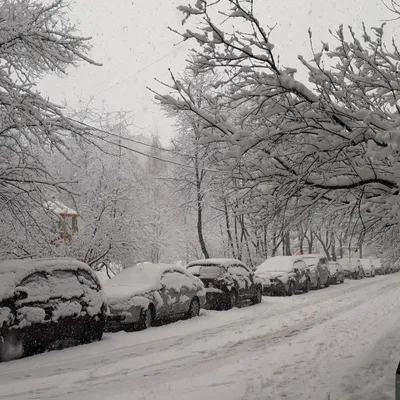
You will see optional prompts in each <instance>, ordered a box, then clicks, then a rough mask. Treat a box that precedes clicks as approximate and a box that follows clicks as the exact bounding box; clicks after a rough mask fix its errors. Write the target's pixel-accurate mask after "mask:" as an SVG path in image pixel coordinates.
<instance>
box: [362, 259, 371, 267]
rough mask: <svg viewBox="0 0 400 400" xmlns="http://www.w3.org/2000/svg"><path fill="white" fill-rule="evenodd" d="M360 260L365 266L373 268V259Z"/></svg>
mask: <svg viewBox="0 0 400 400" xmlns="http://www.w3.org/2000/svg"><path fill="white" fill-rule="evenodd" d="M360 261H361V265H362V266H363V268H365V267H367V268H371V260H370V259H369V258H361V259H360Z"/></svg>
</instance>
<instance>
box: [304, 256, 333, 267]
mask: <svg viewBox="0 0 400 400" xmlns="http://www.w3.org/2000/svg"><path fill="white" fill-rule="evenodd" d="M299 257H301V258H302V259H303V260H304V262H305V263H306V264H307V265H308V266H311V265H315V264H317V263H318V261H319V260H320V259H321V258H326V256H325V255H323V254H302V255H301V256H299Z"/></svg>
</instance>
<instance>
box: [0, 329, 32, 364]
mask: <svg viewBox="0 0 400 400" xmlns="http://www.w3.org/2000/svg"><path fill="white" fill-rule="evenodd" d="M25 347H26V346H25V345H24V343H23V341H22V339H17V338H16V337H15V336H14V335H6V336H4V337H3V339H2V341H0V362H4V361H11V360H16V359H18V358H22V357H24V356H25V355H26V349H25Z"/></svg>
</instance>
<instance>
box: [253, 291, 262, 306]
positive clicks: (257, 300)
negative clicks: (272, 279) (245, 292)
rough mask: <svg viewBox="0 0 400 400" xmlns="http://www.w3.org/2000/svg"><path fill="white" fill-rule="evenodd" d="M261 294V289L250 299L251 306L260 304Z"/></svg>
mask: <svg viewBox="0 0 400 400" xmlns="http://www.w3.org/2000/svg"><path fill="white" fill-rule="evenodd" d="M262 296H263V292H262V289H260V288H258V289H257V293H256V295H255V296H254V297H253V298H252V299H251V302H252V303H253V304H260V303H261V302H262Z"/></svg>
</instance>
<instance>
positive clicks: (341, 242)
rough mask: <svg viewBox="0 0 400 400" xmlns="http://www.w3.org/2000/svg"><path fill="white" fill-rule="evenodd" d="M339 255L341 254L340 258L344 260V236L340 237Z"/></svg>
mask: <svg viewBox="0 0 400 400" xmlns="http://www.w3.org/2000/svg"><path fill="white" fill-rule="evenodd" d="M339 246H340V248H339V254H340V258H343V238H342V235H340V236H339Z"/></svg>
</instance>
